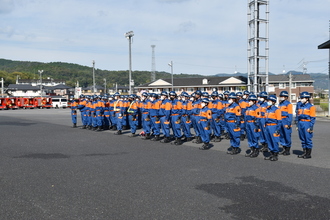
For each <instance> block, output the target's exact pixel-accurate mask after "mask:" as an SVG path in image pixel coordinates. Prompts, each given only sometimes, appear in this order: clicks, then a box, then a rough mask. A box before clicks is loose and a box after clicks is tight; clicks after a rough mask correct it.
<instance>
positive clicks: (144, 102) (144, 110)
mask: <svg viewBox="0 0 330 220" xmlns="http://www.w3.org/2000/svg"><path fill="white" fill-rule="evenodd" d="M148 97H149V94H148V93H146V92H144V93H142V97H141V103H140V108H141V117H142V119H141V120H142V128H143V131H144V133H145V136H144V137H143V139H144V140H148V139H151V134H150V132H151V118H150V108H151V102H150V99H149V98H148Z"/></svg>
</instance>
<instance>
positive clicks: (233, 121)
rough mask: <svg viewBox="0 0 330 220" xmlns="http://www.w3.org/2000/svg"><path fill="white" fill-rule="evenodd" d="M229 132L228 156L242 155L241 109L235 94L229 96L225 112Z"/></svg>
mask: <svg viewBox="0 0 330 220" xmlns="http://www.w3.org/2000/svg"><path fill="white" fill-rule="evenodd" d="M225 121H226V126H227V132H228V134H229V136H230V145H231V146H230V148H229V149H228V152H227V153H228V154H231V155H235V154H238V153H240V144H241V141H240V136H241V108H240V107H239V105H238V103H237V96H236V94H235V93H234V92H232V93H230V94H229V95H228V106H227V107H226V112H225Z"/></svg>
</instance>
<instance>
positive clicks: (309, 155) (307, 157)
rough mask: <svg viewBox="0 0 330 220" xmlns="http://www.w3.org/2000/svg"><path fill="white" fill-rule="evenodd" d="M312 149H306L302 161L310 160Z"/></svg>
mask: <svg viewBox="0 0 330 220" xmlns="http://www.w3.org/2000/svg"><path fill="white" fill-rule="evenodd" d="M311 153H312V148H306V155H305V156H304V157H303V158H304V159H310V158H312V155H311Z"/></svg>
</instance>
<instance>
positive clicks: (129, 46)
mask: <svg viewBox="0 0 330 220" xmlns="http://www.w3.org/2000/svg"><path fill="white" fill-rule="evenodd" d="M133 36H134V32H133V31H129V32H127V33H126V34H125V37H126V38H127V39H128V52H129V79H128V80H129V94H132V54H131V53H132V52H131V51H132V49H131V45H132V37H133Z"/></svg>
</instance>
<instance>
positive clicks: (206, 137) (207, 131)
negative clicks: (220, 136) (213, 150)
mask: <svg viewBox="0 0 330 220" xmlns="http://www.w3.org/2000/svg"><path fill="white" fill-rule="evenodd" d="M201 101H202V103H201V110H200V112H199V117H198V118H199V122H198V126H199V131H200V134H201V140H202V142H203V145H202V146H201V147H200V148H199V149H200V150H207V149H209V148H210V146H209V143H210V136H211V120H212V111H211V110H210V109H209V108H208V104H209V99H208V98H205V97H204V98H202V100H201Z"/></svg>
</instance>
